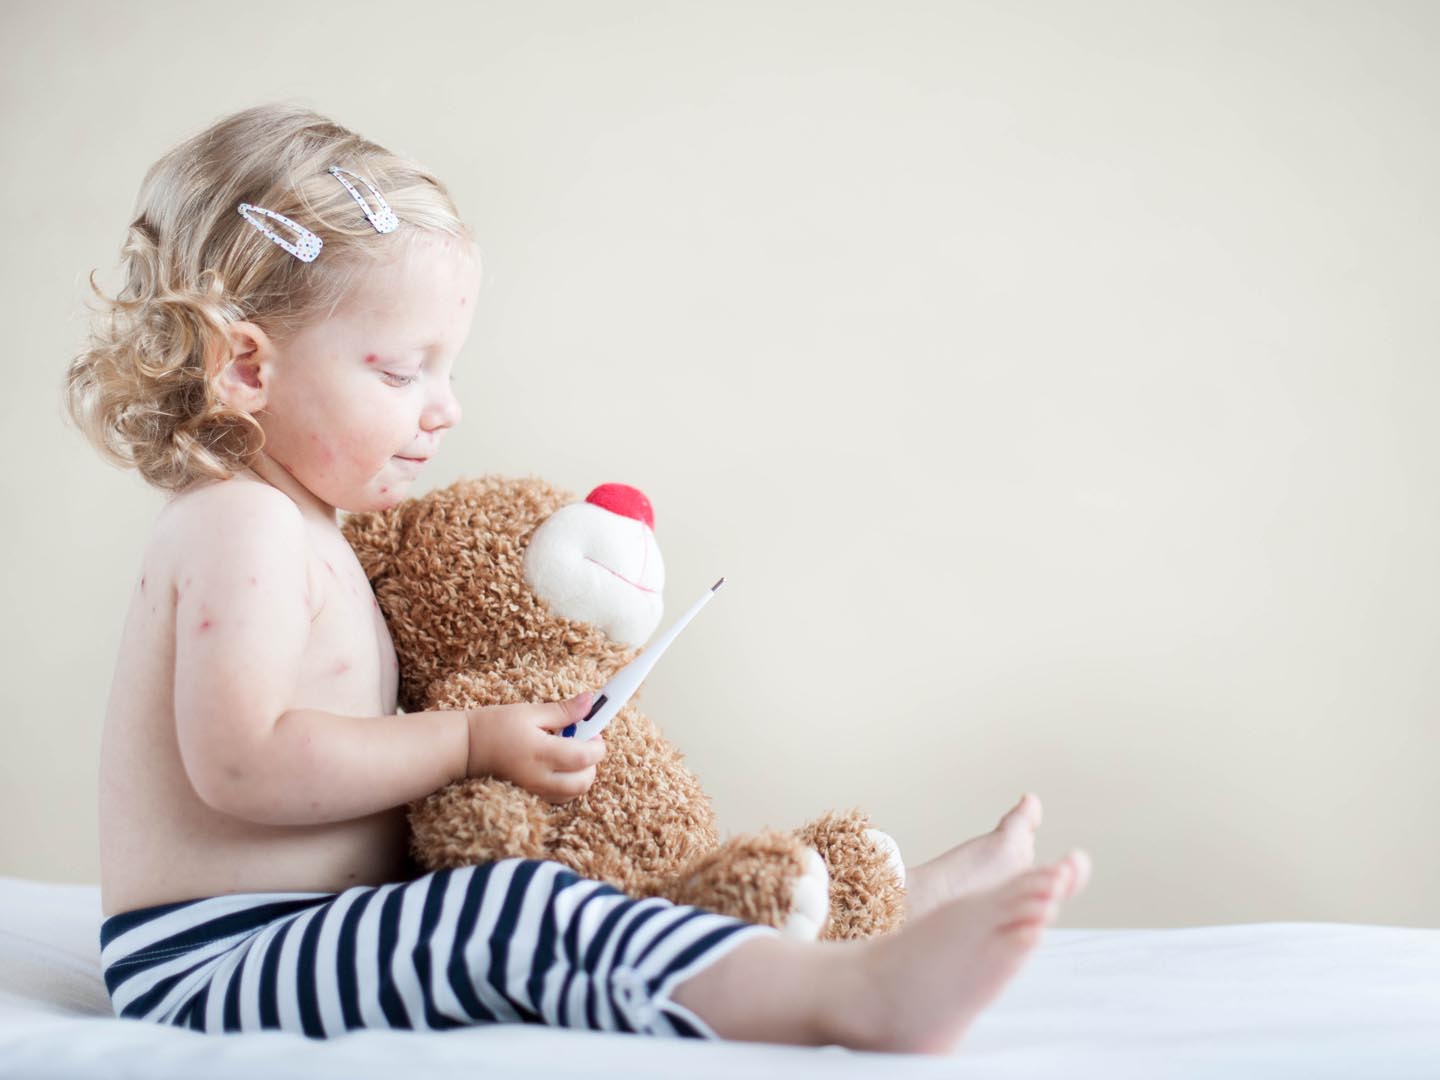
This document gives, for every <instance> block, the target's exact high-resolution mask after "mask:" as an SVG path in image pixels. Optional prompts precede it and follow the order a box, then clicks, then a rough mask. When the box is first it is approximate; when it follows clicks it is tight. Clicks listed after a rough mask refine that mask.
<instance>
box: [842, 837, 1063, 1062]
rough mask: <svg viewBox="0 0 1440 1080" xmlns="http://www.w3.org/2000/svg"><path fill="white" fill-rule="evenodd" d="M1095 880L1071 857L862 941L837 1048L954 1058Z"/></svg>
mask: <svg viewBox="0 0 1440 1080" xmlns="http://www.w3.org/2000/svg"><path fill="white" fill-rule="evenodd" d="M1089 878H1090V859H1089V856H1087V855H1086V854H1085V852H1083V851H1078V850H1077V851H1072V852H1071V853H1070V854H1069V855H1067V856H1066V857H1065V858H1063V859H1061V860H1060V861H1059V862H1056V863H1054V864H1052V865H1050V866H1041V867H1036V868H1032V869H1029V870H1023V871H1021V872H1020V873H1018V874H1016V875H1014V876H1013V877H1011V878H1010V879H1009V880H1008V881H1005V882H1004V883H1002V884H1000V885H998V886H996V887H994V888H992V889H990V890H989V891H986V892H981V893H977V894H971V895H969V896H964V897H961V898H960V899H958V900H954V901H951V902H949V903H941V904H940V905H938V906H937V907H935V908H934V909H933V910H932V911H930V912H929V913H928V914H927V915H925V916H924V917H923V918H920V919H918V920H916V921H914V922H911V923H909V924H908V925H906V926H905V927H903V928H901V929H900V930H898V931H897V932H895V933H893V934H886V935H883V936H881V937H877V938H872V939H870V940H869V941H867V942H865V943H864V945H865V949H864V950H863V951H862V952H860V953H859V954H858V962H859V965H860V968H861V970H860V971H859V973H858V974H859V981H858V982H857V983H855V984H854V985H855V986H856V987H858V988H860V989H859V990H858V991H857V992H853V993H850V994H847V1003H846V1005H845V1007H844V1015H842V1016H840V1017H838V1018H837V1020H836V1021H834V1030H833V1033H832V1038H833V1040H834V1041H836V1042H839V1043H841V1044H843V1045H845V1046H849V1047H853V1048H855V1049H858V1050H883V1051H890V1052H897V1051H898V1052H909V1053H928V1054H935V1053H946V1052H948V1051H950V1050H952V1049H953V1048H954V1047H955V1045H956V1044H957V1043H958V1042H959V1041H960V1039H961V1037H962V1036H963V1035H964V1034H965V1031H966V1029H967V1028H968V1027H969V1026H970V1024H971V1022H972V1021H973V1020H974V1019H975V1016H976V1015H977V1014H978V1013H979V1012H980V1010H981V1009H983V1008H984V1007H985V1006H986V1005H988V1004H990V1002H991V1001H993V1000H994V999H995V998H996V997H997V996H998V995H999V993H1000V991H1001V989H1003V988H1004V986H1005V984H1006V983H1007V982H1009V981H1010V979H1011V978H1012V977H1013V976H1014V975H1015V973H1016V972H1017V971H1019V970H1020V966H1021V964H1022V963H1023V962H1024V960H1025V958H1026V957H1027V956H1028V955H1029V954H1030V950H1031V949H1033V948H1034V947H1035V945H1036V944H1038V942H1039V941H1040V934H1041V931H1042V930H1043V929H1044V928H1045V927H1046V926H1047V925H1049V924H1050V923H1051V922H1053V921H1054V920H1055V916H1056V914H1057V913H1058V911H1059V907H1060V903H1061V902H1062V901H1064V900H1067V899H1069V898H1070V897H1071V896H1074V895H1075V894H1076V893H1077V892H1079V891H1080V890H1081V889H1083V888H1084V887H1085V884H1086V882H1088V881H1089Z"/></svg>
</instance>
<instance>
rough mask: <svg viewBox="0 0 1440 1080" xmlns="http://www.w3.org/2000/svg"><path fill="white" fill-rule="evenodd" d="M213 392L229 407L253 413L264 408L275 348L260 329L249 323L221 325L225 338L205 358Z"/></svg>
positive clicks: (252, 414)
mask: <svg viewBox="0 0 1440 1080" xmlns="http://www.w3.org/2000/svg"><path fill="white" fill-rule="evenodd" d="M207 364H208V365H209V368H210V383H211V385H212V386H213V387H214V388H215V394H216V396H217V397H219V398H220V400H221V401H223V402H225V404H226V405H229V406H230V407H231V408H232V409H239V410H240V411H241V412H245V413H249V414H250V415H251V416H254V415H255V414H256V413H258V412H259V411H260V410H261V409H263V408H264V407H265V399H266V397H267V395H268V392H269V387H270V372H271V370H272V369H273V367H274V365H275V347H274V345H272V344H271V342H270V337H269V335H267V334H266V333H265V331H264V330H262V329H260V327H258V326H257V325H255V324H254V323H252V322H234V323H230V324H228V325H227V326H226V327H225V341H224V343H223V344H222V346H221V347H220V348H219V349H217V350H216V353H215V355H213V356H210V357H208V358H207Z"/></svg>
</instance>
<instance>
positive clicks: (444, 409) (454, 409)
mask: <svg viewBox="0 0 1440 1080" xmlns="http://www.w3.org/2000/svg"><path fill="white" fill-rule="evenodd" d="M461 415H462V414H461V410H460V402H459V400H458V399H457V398H456V397H455V393H454V391H452V390H451V389H450V388H449V387H448V386H447V387H445V388H444V389H443V390H441V391H440V396H439V397H438V398H432V399H431V401H430V404H429V406H428V407H427V408H426V410H425V415H424V416H423V417H421V421H420V422H421V426H422V427H424V428H425V429H426V430H427V431H431V430H434V429H436V428H448V427H454V426H455V425H456V424H458V423H459V422H460V417H461Z"/></svg>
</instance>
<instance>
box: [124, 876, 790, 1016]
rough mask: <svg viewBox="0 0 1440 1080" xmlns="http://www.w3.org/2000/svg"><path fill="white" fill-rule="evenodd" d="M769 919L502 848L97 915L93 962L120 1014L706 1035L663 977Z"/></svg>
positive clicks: (706, 960) (686, 973)
mask: <svg viewBox="0 0 1440 1080" xmlns="http://www.w3.org/2000/svg"><path fill="white" fill-rule="evenodd" d="M778 933H779V931H778V930H776V929H775V928H773V927H770V926H759V925H755V924H752V923H747V922H743V921H741V920H739V919H735V918H732V917H730V916H728V915H721V914H719V913H717V912H713V911H709V910H706V909H704V908H697V907H692V906H689V905H684V904H672V903H671V902H670V901H668V900H663V899H660V898H657V897H650V898H646V899H643V900H635V899H632V898H631V897H628V896H626V895H625V894H623V893H621V892H620V891H618V890H617V889H615V888H613V887H612V886H610V885H607V884H605V883H603V882H599V881H592V880H590V879H588V878H583V877H581V876H579V875H578V874H576V873H575V872H574V871H572V870H570V869H569V868H568V867H566V866H564V865H562V864H560V863H558V862H553V861H550V860H545V859H522V858H514V859H503V860H500V861H498V862H493V863H486V864H483V865H480V866H467V867H463V868H460V869H453V870H436V871H434V872H432V873H429V874H425V875H424V876H422V877H419V878H416V879H414V880H413V881H406V882H397V883H393V884H388V885H367V886H355V887H354V888H350V889H346V890H345V891H344V892H340V893H305V892H276V893H242V894H234V895H227V896H214V897H209V898H205V899H198V900H182V901H179V902H176V903H169V904H158V905H156V906H154V907H146V908H140V909H137V910H135V911H127V912H123V913H121V914H117V915H112V916H110V917H108V918H106V919H105V920H104V921H103V922H102V924H101V927H100V966H101V970H102V971H103V973H104V976H105V987H106V990H107V991H108V992H109V994H110V1001H111V1004H112V1005H113V1006H114V1008H115V1014H116V1015H117V1016H119V1017H122V1018H133V1019H137V1020H149V1021H153V1022H156V1023H160V1024H172V1025H175V1026H177V1027H188V1028H193V1029H195V1030H198V1031H209V1032H239V1031H258V1030H262V1029H266V1028H279V1029H281V1030H285V1031H293V1032H297V1033H299V1034H303V1035H307V1036H310V1037H312V1038H328V1037H331V1036H334V1035H341V1034H344V1033H345V1032H347V1031H353V1030H356V1029H359V1028H376V1027H385V1028H415V1029H422V1030H424V1029H430V1030H433V1029H442V1028H453V1027H460V1026H463V1025H467V1024H487V1023H522V1024H548V1025H551V1026H557V1027H572V1028H586V1029H589V1030H595V1031H625V1032H636V1033H641V1034H647V1035H672V1036H681V1037H689V1038H704V1039H716V1038H719V1036H718V1035H716V1033H715V1032H714V1030H713V1029H711V1028H710V1027H709V1025H707V1024H706V1023H705V1022H704V1021H703V1020H702V1019H701V1018H700V1017H698V1016H697V1015H695V1013H693V1012H692V1011H691V1010H689V1009H687V1008H685V1006H683V1005H681V1004H679V1003H678V1002H675V1001H672V1000H671V999H670V994H671V993H672V991H673V990H674V989H675V987H677V986H678V985H679V984H680V983H682V982H684V981H685V980H686V979H688V978H689V977H691V976H692V975H695V974H697V973H699V972H700V971H702V970H704V969H705V968H706V967H708V966H709V965H710V964H712V963H714V962H715V961H716V960H718V959H719V958H720V957H721V956H722V955H724V954H725V953H727V952H729V951H730V950H731V949H732V948H734V947H735V946H736V945H738V944H739V943H740V942H741V941H743V940H747V939H749V938H751V937H755V936H758V935H762V934H778Z"/></svg>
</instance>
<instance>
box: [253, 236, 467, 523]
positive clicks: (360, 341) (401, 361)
mask: <svg viewBox="0 0 1440 1080" xmlns="http://www.w3.org/2000/svg"><path fill="white" fill-rule="evenodd" d="M479 291H480V266H479V260H478V258H475V257H474V256H473V255H472V254H471V253H470V250H469V249H468V248H467V247H466V246H465V245H463V244H461V243H459V242H457V241H453V240H450V239H449V238H448V237H443V236H437V237H433V238H432V237H425V238H422V239H421V240H419V241H417V242H416V243H415V244H414V245H413V246H411V247H409V248H407V249H405V254H404V255H403V256H402V257H400V258H397V259H396V260H394V261H392V262H391V263H389V264H387V265H385V266H383V267H379V268H376V269H375V270H373V271H372V272H371V273H370V274H369V276H368V277H366V278H364V279H362V280H361V281H360V282H359V283H358V284H357V286H356V290H355V292H353V293H352V294H351V295H349V296H347V298H346V300H345V302H344V303H343V304H342V305H341V306H340V307H339V308H338V309H337V310H336V312H335V315H334V316H333V317H332V318H330V319H327V320H325V321H323V322H319V323H316V324H314V325H312V326H310V327H307V328H306V329H304V330H302V331H301V332H300V333H298V334H297V335H296V336H295V337H294V338H293V339H291V340H290V341H289V342H288V343H286V345H285V346H284V347H283V349H281V350H279V351H278V354H277V355H276V357H275V361H274V364H273V367H272V368H271V373H270V384H269V387H268V390H267V393H266V395H265V407H264V409H263V410H262V411H260V412H258V413H257V414H256V419H257V420H258V421H259V422H260V424H261V426H262V427H263V428H264V429H265V453H266V454H267V455H268V456H269V457H270V458H273V459H274V460H275V461H276V462H278V463H279V464H280V465H281V466H282V467H284V468H285V469H286V470H287V471H288V472H289V473H290V474H291V475H292V476H294V477H295V479H296V480H298V481H299V482H300V483H301V484H303V485H304V486H305V487H306V488H307V489H309V490H310V491H311V492H312V493H313V494H315V495H316V496H317V497H319V498H320V499H321V500H323V501H324V502H325V503H326V504H328V505H329V506H332V507H338V508H340V509H342V510H350V511H364V510H378V509H383V508H385V507H388V506H393V505H395V504H396V503H397V502H399V501H400V500H401V499H403V498H405V497H406V496H407V495H408V494H409V489H410V486H411V484H412V483H413V482H414V480H415V478H416V476H417V475H418V474H419V472H420V470H421V468H422V467H423V466H422V465H421V463H420V462H419V461H417V460H414V459H421V458H428V457H430V456H431V455H433V454H434V453H435V452H436V450H437V449H438V448H439V445H440V439H441V436H443V435H444V433H445V431H446V429H448V428H450V427H453V426H454V425H455V424H457V423H459V421H460V403H459V402H458V401H456V399H455V395H454V392H453V389H452V387H451V369H452V367H453V365H454V363H455V357H456V356H457V355H458V354H459V352H460V350H461V347H462V346H463V345H464V344H465V339H466V338H467V337H469V334H470V327H471V324H472V322H473V321H474V318H475V304H476V301H477V298H478V295H479ZM407 459H410V460H407Z"/></svg>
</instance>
